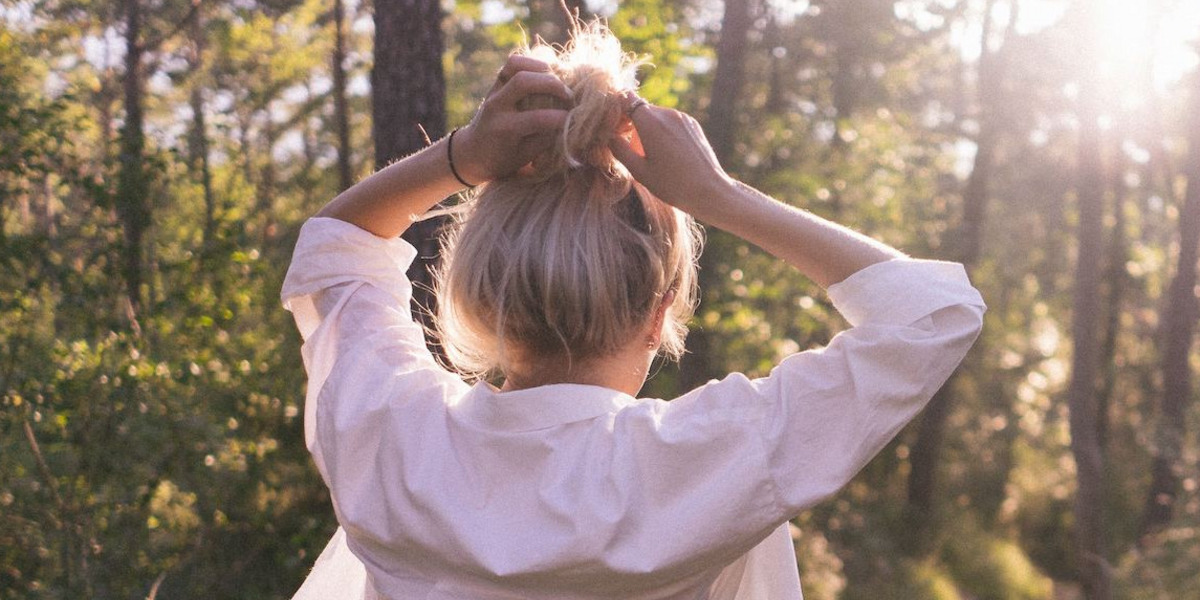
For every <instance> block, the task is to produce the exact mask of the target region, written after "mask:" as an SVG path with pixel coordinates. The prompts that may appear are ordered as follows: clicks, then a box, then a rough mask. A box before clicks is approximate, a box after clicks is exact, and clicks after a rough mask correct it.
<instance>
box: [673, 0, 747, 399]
mask: <svg viewBox="0 0 1200 600" xmlns="http://www.w3.org/2000/svg"><path fill="white" fill-rule="evenodd" d="M749 29H750V0H726V2H725V16H724V18H723V19H722V21H721V39H720V40H719V41H718V42H717V68H716V73H715V74H714V76H713V86H712V91H711V92H710V95H709V98H710V101H709V105H708V118H707V120H706V122H705V124H704V129H705V132H706V134H707V136H708V140H709V143H710V144H711V145H712V148H713V151H714V153H715V154H716V156H717V160H718V161H720V163H721V166H723V167H725V168H726V169H730V170H734V171H736V169H737V167H736V165H734V164H733V149H734V128H735V127H736V126H737V125H736V118H735V109H736V106H737V98H738V97H739V96H740V95H741V91H742V87H743V86H744V84H745V77H744V71H745V62H746V58H745V57H746V34H747V32H748V31H749ZM728 243H733V238H732V236H729V234H727V233H725V232H723V231H719V230H715V229H710V230H708V243H707V244H706V246H705V250H704V252H703V253H702V254H701V255H700V274H699V284H700V291H701V298H703V297H704V295H705V294H711V293H713V291H714V290H715V289H716V287H717V284H718V277H717V272H716V267H717V254H716V252H717V249H718V248H720V247H721V246H723V245H725V246H728ZM701 308H703V302H702V303H701ZM710 344H711V339H710V336H709V335H708V332H707V331H705V330H704V329H701V328H697V329H695V330H693V331H691V332H690V333H689V334H688V339H687V354H685V355H684V357H683V359H682V360H681V361H680V363H679V377H680V385H681V386H682V387H683V389H685V390H686V389H692V388H694V387H697V386H699V385H701V384H703V383H704V382H706V381H708V380H709V379H710V378H712V377H713V376H715V375H717V373H715V372H714V370H713V365H712V351H711V349H710V347H709V346H710Z"/></svg>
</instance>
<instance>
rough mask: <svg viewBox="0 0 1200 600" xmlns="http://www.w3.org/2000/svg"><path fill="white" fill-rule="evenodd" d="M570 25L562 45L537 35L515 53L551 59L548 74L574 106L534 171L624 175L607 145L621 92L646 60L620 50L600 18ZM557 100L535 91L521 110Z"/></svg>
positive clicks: (615, 130) (617, 120)
mask: <svg viewBox="0 0 1200 600" xmlns="http://www.w3.org/2000/svg"><path fill="white" fill-rule="evenodd" d="M573 25H574V29H573V31H572V34H571V39H570V40H569V41H568V42H567V44H566V45H565V46H562V47H557V48H556V47H554V46H551V45H548V44H546V43H545V42H543V41H542V40H540V39H538V40H536V41H535V42H534V44H533V46H531V47H529V48H525V49H522V50H520V51H519V53H521V54H525V55H528V56H531V57H533V58H537V59H539V60H543V61H545V62H547V63H549V64H550V65H551V70H552V72H553V73H554V74H555V75H557V76H558V78H559V79H561V80H562V81H563V83H565V84H566V85H567V87H568V88H570V89H571V92H572V93H573V94H574V102H573V105H571V106H569V107H567V108H568V110H569V113H568V115H567V121H566V125H564V127H563V132H562V139H561V141H560V143H559V144H556V145H555V146H554V147H553V148H551V149H550V150H549V151H548V152H547V153H546V155H545V156H543V157H541V158H540V159H539V160H538V161H536V164H537V165H538V172H539V173H541V174H543V175H545V176H551V175H555V174H558V173H561V172H562V171H564V170H573V169H579V168H582V167H590V168H593V169H595V170H597V171H598V172H599V173H602V174H605V175H609V176H611V175H618V176H619V177H620V178H621V179H628V174H627V173H626V172H625V169H624V167H622V166H621V165H620V163H619V162H617V160H616V159H615V158H614V157H613V155H612V152H611V151H609V149H608V144H609V142H610V141H612V138H613V136H615V135H618V134H619V129H620V128H621V124H622V119H623V117H624V106H625V100H624V95H625V93H626V92H631V91H635V90H637V86H638V82H637V69H638V67H640V66H642V65H643V64H646V61H645V60H644V59H642V58H640V57H638V56H636V55H634V54H632V53H629V52H625V51H623V50H621V42H620V41H619V40H618V39H617V37H616V36H615V35H613V33H612V32H611V31H610V30H609V29H608V27H607V26H605V25H604V23H602V22H601V21H600V20H598V19H597V20H593V21H590V22H586V23H584V22H580V21H576V22H575V23H573ZM561 103H562V101H561V100H558V99H557V98H553V97H550V96H544V95H537V96H531V97H529V98H527V99H526V102H525V103H523V104H522V106H521V108H522V109H532V108H552V107H560V106H561Z"/></svg>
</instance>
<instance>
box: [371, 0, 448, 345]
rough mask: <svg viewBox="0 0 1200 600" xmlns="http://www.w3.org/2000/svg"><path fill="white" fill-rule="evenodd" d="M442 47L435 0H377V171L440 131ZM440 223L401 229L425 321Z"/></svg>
mask: <svg viewBox="0 0 1200 600" xmlns="http://www.w3.org/2000/svg"><path fill="white" fill-rule="evenodd" d="M444 48H445V41H444V38H443V34H442V8H441V4H440V3H439V2H437V0H376V2H375V66H374V67H373V68H372V70H371V100H372V117H373V123H372V134H373V135H374V137H375V167H376V168H377V169H380V168H383V167H385V166H387V165H388V163H391V162H392V161H395V160H397V159H399V158H403V157H404V156H406V155H408V154H411V153H413V152H415V151H417V150H420V149H421V148H423V147H424V146H425V144H426V138H425V134H426V133H427V134H428V135H429V137H430V139H437V138H440V137H442V135H444V134H445V132H446V81H445V75H444V73H443V72H442V54H443V52H444ZM422 128H424V132H425V133H422ZM439 227H440V220H434V219H431V220H426V221H421V222H419V223H415V224H414V225H413V226H412V227H409V228H408V231H406V232H404V239H405V240H408V242H409V243H411V244H412V245H413V246H414V247H416V249H417V259H416V260H415V261H413V265H412V267H411V268H410V269H409V272H408V276H409V279H410V280H411V281H412V282H413V300H414V307H413V310H414V314H415V315H416V317H417V318H418V319H419V320H420V321H421V322H422V323H425V324H426V325H428V324H429V320H428V318H427V317H428V315H429V314H432V313H433V312H434V310H435V307H434V297H433V293H432V289H433V276H432V269H433V267H434V265H435V264H436V263H437V260H438V256H439V255H440V253H441V248H440V244H439V243H438V229H439ZM430 341H431V340H430ZM431 345H432V344H431ZM434 350H435V352H436V348H434Z"/></svg>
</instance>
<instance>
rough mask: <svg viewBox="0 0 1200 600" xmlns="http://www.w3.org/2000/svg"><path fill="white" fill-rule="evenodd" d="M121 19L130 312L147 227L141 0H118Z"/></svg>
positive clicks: (120, 182)
mask: <svg viewBox="0 0 1200 600" xmlns="http://www.w3.org/2000/svg"><path fill="white" fill-rule="evenodd" d="M121 9H122V12H123V15H124V19H125V74H124V75H123V76H122V81H123V89H124V92H125V125H124V126H123V127H122V128H121V142H120V146H121V154H120V163H119V164H120V167H119V168H120V174H119V178H118V179H117V193H116V197H115V201H116V208H117V216H118V217H119V218H120V220H121V226H122V231H123V233H124V245H123V246H122V254H123V256H122V264H121V274H122V276H123V277H124V279H125V286H126V289H127V290H128V296H129V303H130V305H131V307H132V314H134V315H136V314H137V313H138V312H139V311H140V309H141V308H142V304H143V299H142V283H143V281H144V279H145V276H144V273H143V268H144V265H143V264H142V263H143V258H142V243H143V237H144V236H145V234H146V229H148V228H149V227H150V204H149V196H150V194H149V191H150V189H149V182H148V175H147V173H146V170H145V164H144V161H145V156H144V153H145V147H146V133H145V131H144V127H145V125H144V121H143V115H142V85H143V82H142V53H143V51H144V50H145V46H144V45H143V43H144V41H143V39H142V6H141V0H122V3H121Z"/></svg>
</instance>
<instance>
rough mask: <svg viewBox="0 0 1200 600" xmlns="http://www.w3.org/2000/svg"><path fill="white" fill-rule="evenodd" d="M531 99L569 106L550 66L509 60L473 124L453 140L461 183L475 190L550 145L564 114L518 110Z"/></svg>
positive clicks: (561, 111)
mask: <svg viewBox="0 0 1200 600" xmlns="http://www.w3.org/2000/svg"><path fill="white" fill-rule="evenodd" d="M535 95H547V96H551V97H554V98H558V99H560V100H562V101H563V102H565V103H568V104H569V103H570V101H571V98H572V94H571V90H570V89H569V88H568V87H567V86H566V84H564V83H563V82H562V81H561V80H560V79H559V78H558V77H557V76H555V75H554V74H553V73H552V72H551V71H550V65H549V64H547V63H545V62H543V61H540V60H537V59H535V58H531V57H528V56H521V55H513V56H510V57H508V62H507V63H505V65H504V68H502V69H500V74H499V75H498V76H497V78H496V84H495V85H493V86H492V90H491V91H490V92H489V93H488V95H487V98H484V100H483V103H482V104H480V106H479V111H478V112H476V113H475V118H473V119H471V122H470V123H469V124H468V125H467V126H465V127H463V128H461V129H460V130H459V132H458V133H457V134H456V135H455V136H454V148H453V150H454V164H455V165H456V167H457V168H458V171H459V173H460V174H461V175H462V177H463V178H464V179H466V180H467V181H468V182H470V183H473V184H476V185H478V184H480V183H484V182H486V181H491V180H493V179H497V178H500V177H507V176H509V175H512V174H514V173H516V172H517V171H519V170H520V169H521V167H524V166H525V165H528V164H529V163H530V162H531V161H532V160H533V159H534V158H536V157H537V156H538V155H539V154H541V153H542V152H544V151H545V150H546V149H547V148H549V147H550V145H551V144H553V143H554V139H555V137H556V134H557V133H558V132H559V131H561V128H562V126H563V123H565V122H566V119H567V111H566V110H564V109H559V108H538V109H531V110H521V108H520V106H521V105H522V101H523V100H525V99H526V98H528V97H530V96H535Z"/></svg>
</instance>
